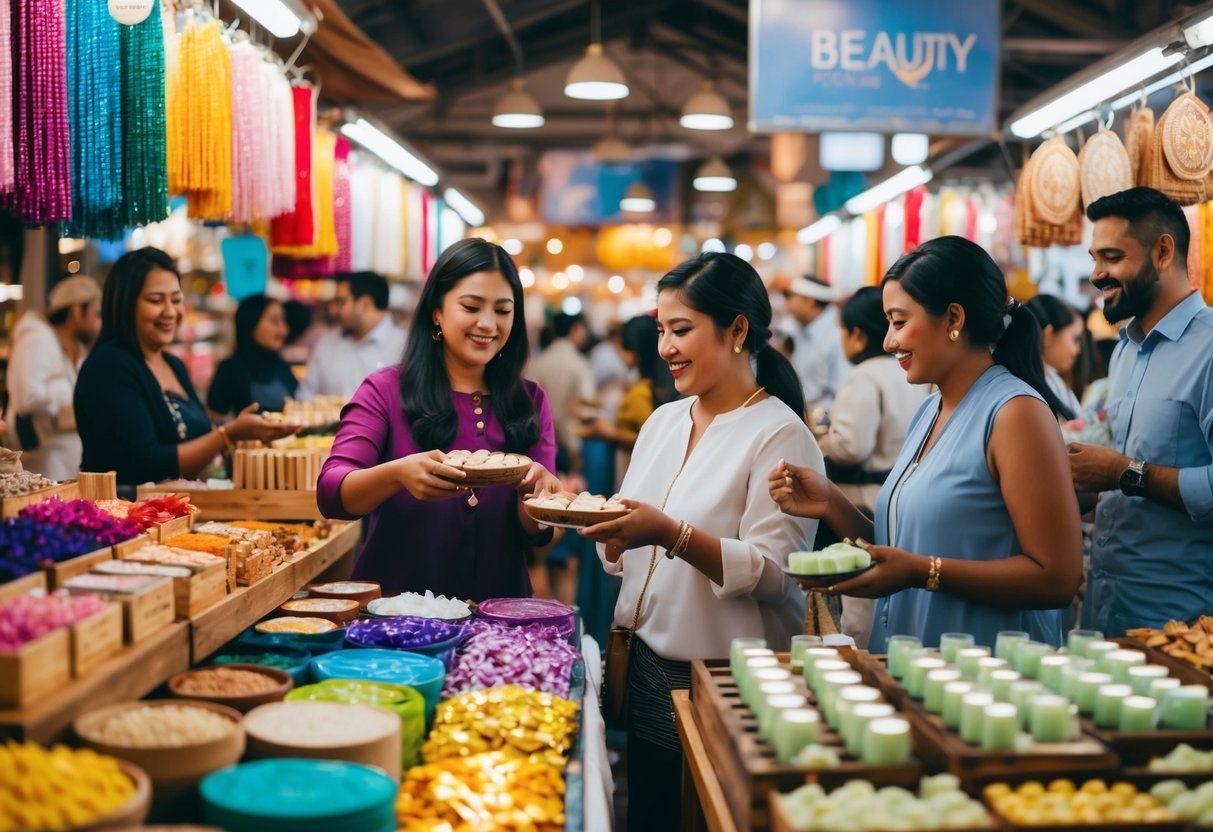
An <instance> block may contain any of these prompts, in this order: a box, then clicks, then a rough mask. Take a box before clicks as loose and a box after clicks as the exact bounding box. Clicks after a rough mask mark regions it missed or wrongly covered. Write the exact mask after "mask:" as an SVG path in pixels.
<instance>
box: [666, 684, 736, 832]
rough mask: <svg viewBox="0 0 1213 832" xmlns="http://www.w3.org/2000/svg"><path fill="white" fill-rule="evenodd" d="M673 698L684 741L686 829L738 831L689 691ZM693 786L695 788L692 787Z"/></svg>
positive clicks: (683, 775)
mask: <svg viewBox="0 0 1213 832" xmlns="http://www.w3.org/2000/svg"><path fill="white" fill-rule="evenodd" d="M670 696H671V698H672V699H673V700H674V722H675V723H677V725H678V736H679V738H680V739H681V740H682V755H683V757H682V758H683V770H682V816H683V828H684V829H702V828H703V827H704V826H706V827H707V829H708V832H737V824H736V823H734V822H733V814H732V812H730V811H729V804H728V801H727V800H725V797H724V789H723V787H721V785H720V777H719V776H718V775H717V774H716V767H715V765H714V763H713V760H712V757H711V755H710V754H709V752H708V749H707V746H706V745H704V742H703V734H702V732H701V731H700V730H699V720H698V719H697V718H696V716H695V706H694V705H693V704H691V694H690V691H685V690H676V691H672V692H671V693H670ZM692 785H693V786H694V788H691V786H692ZM693 819H694V820H693ZM696 820H699V821H702V823H699V822H696Z"/></svg>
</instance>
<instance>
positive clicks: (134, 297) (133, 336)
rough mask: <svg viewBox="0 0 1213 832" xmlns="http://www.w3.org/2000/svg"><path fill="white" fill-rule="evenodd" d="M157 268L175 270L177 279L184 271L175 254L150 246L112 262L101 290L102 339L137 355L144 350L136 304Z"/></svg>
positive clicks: (101, 340)
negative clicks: (152, 272) (148, 279)
mask: <svg viewBox="0 0 1213 832" xmlns="http://www.w3.org/2000/svg"><path fill="white" fill-rule="evenodd" d="M153 269H164V270H165V271H166V272H172V273H173V274H174V275H176V276H177V281H178V282H180V281H181V272H179V271H177V264H176V263H175V262H173V258H171V257H169V256H168V255H167V254H165V253H164V252H163V251H161V250H160V249H158V248H152V247H150V246H148V247H147V248H141V249H137V250H136V251H130V252H127V253H126V254H124V255H122V256H121V257H119V258H118V259H117V260H116V261H115V262H114V265H112V266H110V271H109V276H107V277H106V279H105V288H104V289H103V290H102V292H101V337H100V338H98V343H106V342H110V343H114V344H117V345H118V346H120V347H122V348H124V349H127V350H130V351H131V352H133V353H135V354H136V355H140V354H142V352H143V350H142V347H140V346H139V334H138V333H137V332H136V331H135V307H136V306H137V305H138V304H139V295H141V294H143V284H144V283H145V282H146V281H147V276H148V273H149V272H151V271H152V270H153Z"/></svg>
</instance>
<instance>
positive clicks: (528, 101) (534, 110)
mask: <svg viewBox="0 0 1213 832" xmlns="http://www.w3.org/2000/svg"><path fill="white" fill-rule="evenodd" d="M493 126H494V127H509V128H513V129H517V130H526V129H533V128H535V127H542V126H543V108H542V107H540V106H539V102H538V101H536V100H535V96H533V95H531V94H530V93H529V92H527V91H526V82H525V81H524V80H523V79H522V78H521V77H519V78H515V79H514V80H513V81H511V82H510V91H509V92H507V93H506V94H505V95H503V96H501V99H500V100H499V101H498V102H497V106H496V107H494V108H493Z"/></svg>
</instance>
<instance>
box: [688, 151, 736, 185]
mask: <svg viewBox="0 0 1213 832" xmlns="http://www.w3.org/2000/svg"><path fill="white" fill-rule="evenodd" d="M694 185H695V190H697V191H703V192H705V193H722V194H727V193H729V192H730V191H734V190H736V189H737V180H736V179H734V178H733V171H731V170H729V166H728V165H726V164H725V162H724V159H721V158H720V157H719V156H714V157H712V158H711V159H709V160H708V161H706V162H704V163H703V166H702V167H700V168H699V170H698V171H697V172H696V173H695V181H694Z"/></svg>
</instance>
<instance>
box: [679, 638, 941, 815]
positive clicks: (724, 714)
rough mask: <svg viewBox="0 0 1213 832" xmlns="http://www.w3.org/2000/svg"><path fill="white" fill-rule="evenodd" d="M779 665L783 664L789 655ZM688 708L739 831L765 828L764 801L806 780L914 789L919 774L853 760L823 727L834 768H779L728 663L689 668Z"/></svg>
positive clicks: (911, 766)
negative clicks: (832, 752) (692, 711)
mask: <svg viewBox="0 0 1213 832" xmlns="http://www.w3.org/2000/svg"><path fill="white" fill-rule="evenodd" d="M840 652H842V651H840ZM782 659H783V661H787V654H783V656H782ZM793 681H794V683H796V684H797V685H798V687H799V690H798V691H797V692H798V693H800V694H802V695H803V696H805V697H806V698H807V699H808V700H809V701H810V702H814V701H815V700H814V697H813V695H812V693H811V692H810V691H809V689H808V687H807V686H806V685H805V684H804V680H803V678H798V677H793ZM691 704H692V705H693V706H694V709H695V716H696V719H697V721H698V723H699V726H700V730H701V732H702V735H703V742H704V745H705V746H706V747H707V750H708V754H709V756H710V757H711V759H712V761H713V763H714V764H715V766H716V772H717V775H718V776H719V778H720V783H721V787H722V788H723V789H724V794H725V799H726V801H727V802H728V805H729V809H730V811H731V813H732V815H733V820H734V822H735V823H736V824H737V827H738V828H739V829H742V830H746V829H754V830H759V829H766V828H768V826H769V825H770V816H769V801H768V796H769V794H770V792H771V791H772V790H776V791H790V790H792V789H794V788H796V787H797V786H802V785H804V784H805V783H806V782H808V781H809V780H816V781H817V782H819V783H821V785H822V786H823V787H824V788H826V789H835V788H838V787H839V786H841V785H842V784H843V783H845V782H847V781H848V780H854V779H863V780H868V781H870V782H871V783H873V784H874V785H876V786H902V787H905V788H909V789H913V788H916V787H917V785H918V780H919V777H920V776H921V774H922V767H921V766H920V765H919V764H918V763H917V762H910V763H906V764H904V765H896V766H870V765H867V764H866V763H863V762H860V761H859V760H856V759H855V758H854V757H853V756H851V755H849V754H847V752H846V749H845V748H844V747H843V746H842V742H841V740H840V739H839V737H838V735H837V734H835V733H834V732H833V731H832V730H831V729H830V728H829V727H828V726H827V725H826V724H825V723H824V722H823V723H822V725H821V744H822V745H827V746H832V747H834V749H835V750H836V751H837V752H838V756H839V758H840V759H841V765H839V767H838V768H832V769H824V770H816V771H809V770H806V769H803V768H799V767H797V766H792V765H787V764H785V763H781V762H779V761H778V760H777V759H776V758H775V752H774V750H773V749H772V748H771V746H770V745H768V744H767V743H765V742H763V741H762V740H761V739H759V738H758V724H757V722H756V720H755V719H754V715H753V714H752V713H751V712H750V709H749V708H747V707H746V706H745V705H743V704H742V702H741V696H740V694H739V693H738V691H737V686H736V684H734V681H733V676H732V673H731V672H730V670H729V661H728V659H707V660H699V659H697V660H695V661H693V662H691Z"/></svg>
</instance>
